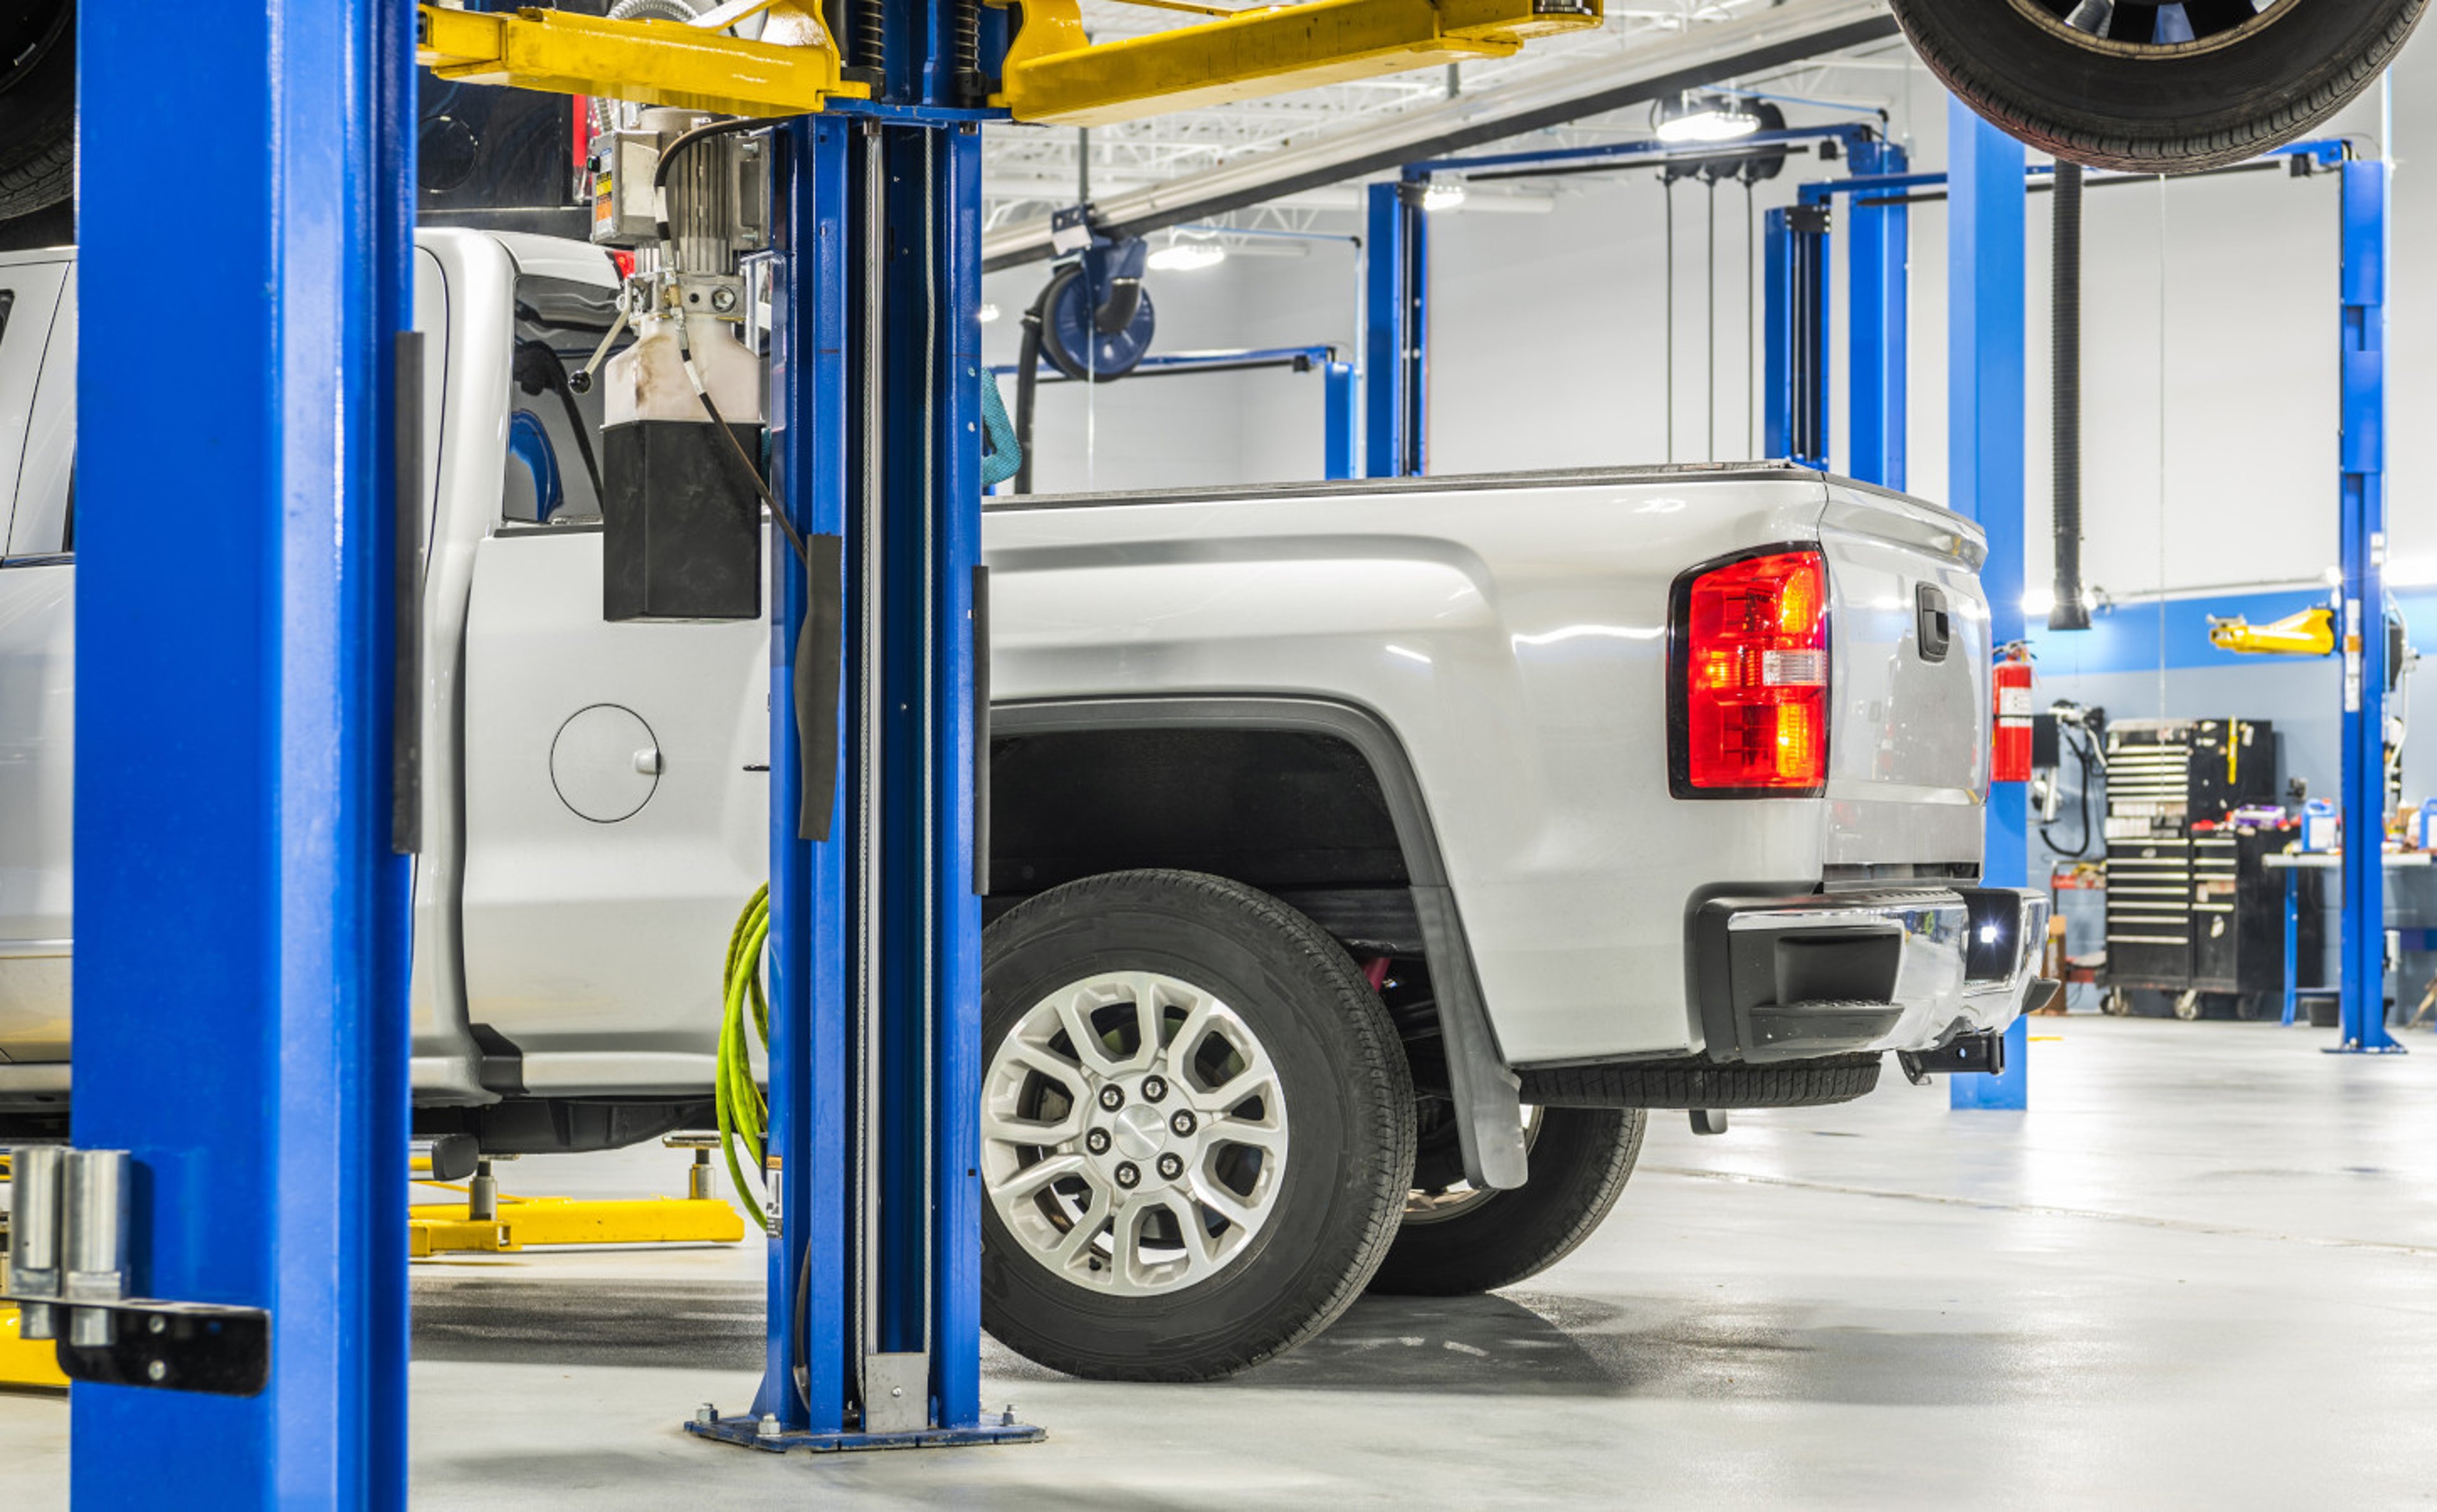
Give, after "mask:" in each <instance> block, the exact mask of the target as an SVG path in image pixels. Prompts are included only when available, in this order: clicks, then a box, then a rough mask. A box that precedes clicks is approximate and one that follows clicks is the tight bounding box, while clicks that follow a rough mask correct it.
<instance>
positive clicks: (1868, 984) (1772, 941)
mask: <svg viewBox="0 0 2437 1512" xmlns="http://www.w3.org/2000/svg"><path fill="white" fill-rule="evenodd" d="M2047 917H2048V899H2047V897H2046V895H2044V894H2041V893H2033V892H2028V891H2025V890H2020V889H2013V888H1987V887H1971V888H1947V887H1902V888H1886V889H1872V890H1869V891H1866V892H1851V893H1806V894H1799V895H1790V896H1789V895H1774V896H1771V895H1728V896H1720V897H1704V898H1698V899H1696V900H1695V901H1694V903H1693V905H1692V909H1691V910H1690V916H1689V917H1688V919H1687V922H1686V930H1687V933H1688V936H1689V938H1688V940H1687V946H1688V951H1687V954H1688V957H1689V959H1690V961H1691V963H1692V996H1693V1000H1694V1003H1695V1005H1696V1007H1697V1009H1698V1012H1699V1014H1700V1016H1701V1027H1702V1032H1703V1034H1704V1037H1705V1039H1706V1041H1707V1046H1706V1048H1707V1052H1708V1053H1707V1059H1709V1060H1710V1061H1715V1062H1736V1061H1740V1062H1743V1063H1745V1064H1752V1065H1761V1064H1770V1063H1775V1062H1780V1061H1798V1060H1811V1059H1815V1058H1817V1057H1819V1056H1822V1055H1833V1054H1839V1053H1847V1052H1854V1051H1890V1050H1892V1051H1910V1052H1913V1053H1915V1054H1919V1055H1922V1056H1924V1057H1926V1058H1929V1059H1936V1058H1937V1051H1942V1050H1943V1049H1945V1048H1946V1047H1948V1046H1950V1045H1953V1044H1955V1043H1957V1042H1958V1041H1961V1040H1964V1039H1967V1038H1972V1037H1975V1036H1979V1035H1984V1034H1997V1033H2001V1032H2002V1031H2004V1029H2005V1028H2006V1026H2007V1025H2008V1024H2010V1023H2012V1022H2013V1021H2014V1018H2015V1017H2016V1016H2017V1015H2019V1014H2020V1013H2021V1012H2022V1011H2023V1009H2024V1008H2025V1006H2026V1005H2027V1002H2028V999H2030V997H2031V996H2032V994H2033V993H2034V991H2035V990H2036V988H2035V985H2034V984H2035V982H2036V980H2037V978H2036V973H2037V970H2038V965H2039V951H2040V945H2041V943H2042V942H2043V940H2044V939H2045V938H2046V933H2047Z"/></svg>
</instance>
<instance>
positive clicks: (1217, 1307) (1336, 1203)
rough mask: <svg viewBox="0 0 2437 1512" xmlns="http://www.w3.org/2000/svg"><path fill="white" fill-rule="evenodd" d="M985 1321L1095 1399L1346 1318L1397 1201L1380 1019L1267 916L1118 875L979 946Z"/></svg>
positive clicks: (1341, 964)
mask: <svg viewBox="0 0 2437 1512" xmlns="http://www.w3.org/2000/svg"><path fill="white" fill-rule="evenodd" d="M983 950H984V963H983V966H982V1034H983V1041H982V1042H983V1045H984V1048H985V1053H986V1055H987V1056H988V1061H987V1063H986V1069H985V1070H984V1072H983V1082H982V1109H981V1123H982V1126H981V1156H982V1166H981V1181H982V1321H983V1323H984V1324H985V1325H986V1326H987V1327H988V1328H989V1330H991V1333H992V1334H994V1335H996V1336H997V1338H998V1339H999V1340H1000V1341H1001V1342H1002V1343H1004V1344H1006V1345H1007V1346H1008V1347H1010V1348H1012V1349H1014V1350H1016V1351H1017V1352H1018V1353H1020V1354H1023V1355H1025V1356H1026V1357H1027V1358H1029V1359H1032V1360H1035V1361H1038V1362H1039V1363H1040V1364H1044V1365H1047V1366H1049V1367H1050V1368H1052V1369H1055V1370H1062V1371H1066V1372H1068V1373H1070V1374H1073V1375H1078V1376H1086V1377H1091V1378H1093V1379H1096V1380H1103V1381H1207V1380H1210V1379H1213V1378H1215V1377H1219V1376H1225V1375H1230V1374H1233V1373H1234V1372H1236V1371H1238V1370H1241V1369H1244V1368H1245V1367H1246V1366H1248V1365H1253V1364H1258V1363H1259V1362H1261V1361H1263V1360H1266V1359H1268V1358H1269V1357H1270V1356H1271V1355H1273V1354H1276V1353H1278V1352H1279V1351H1280V1350H1283V1349H1287V1348H1290V1347H1293V1346H1294V1345H1296V1344H1299V1343H1301V1342H1302V1341H1303V1340H1305V1339H1306V1338H1308V1337H1310V1336H1311V1335H1312V1334H1314V1333H1317V1332H1318V1331H1320V1330H1322V1329H1324V1328H1325V1327H1326V1326H1327V1325H1328V1324H1329V1323H1330V1322H1331V1321H1332V1320H1334V1319H1335V1318H1336V1317H1337V1315H1338V1314H1339V1313H1340V1312H1343V1311H1344V1310H1345V1308H1346V1307H1347V1305H1348V1304H1350V1303H1351V1302H1352V1301H1353V1300H1354V1298H1355V1297H1356V1296H1358V1295H1360V1293H1361V1291H1362V1288H1363V1286H1364V1284H1365V1283H1366V1282H1368V1281H1369V1280H1370V1279H1371V1274H1372V1272H1373V1271H1375V1270H1376V1269H1377V1268H1378V1264H1379V1261H1380V1259H1381V1257H1383V1256H1384V1255H1385V1254H1386V1253H1387V1250H1388V1245H1389V1243H1390V1242H1391V1241H1392V1240H1393V1239H1394V1237H1395V1233H1396V1224H1397V1219H1398V1216H1399V1214H1400V1212H1401V1210H1402V1208H1403V1207H1404V1203H1405V1197H1406V1192H1407V1190H1408V1189H1409V1188H1410V1187H1411V1180H1412V1169H1413V1088H1412V1081H1411V1073H1410V1071H1409V1070H1408V1069H1407V1067H1406V1064H1405V1057H1404V1051H1403V1047H1402V1046H1401V1045H1399V1043H1398V1042H1397V1038H1396V1033H1395V1028H1394V1024H1393V1023H1392V1022H1391V1021H1390V1019H1389V1017H1388V1014H1387V1010H1386V1009H1385V1008H1384V1007H1383V1006H1382V1005H1381V1003H1380V1001H1379V998H1378V995H1377V994H1376V993H1375V992H1373V991H1372V990H1371V987H1370V984H1369V982H1366V981H1365V980H1364V979H1363V976H1362V973H1361V972H1360V971H1359V969H1357V968H1356V966H1355V965H1354V962H1353V961H1352V960H1351V959H1350V958H1349V957H1348V956H1347V955H1346V953H1345V951H1344V949H1343V948H1342V947H1340V946H1339V945H1338V944H1337V942H1336V941H1335V940H1333V939H1331V938H1330V937H1329V936H1328V935H1327V934H1326V933H1324V932H1323V931H1322V930H1321V929H1320V927H1319V926H1318V925H1316V924H1314V923H1312V922H1311V920H1309V919H1308V918H1306V917H1305V916H1304V915H1303V914H1301V913H1299V912H1295V911H1294V910H1293V909H1290V908H1289V907H1287V906H1286V905H1285V904H1283V903H1281V902H1279V901H1278V900H1277V899H1275V898H1273V897H1271V896H1270V895H1267V894H1265V893H1260V892H1257V891H1255V890H1254V889H1252V888H1249V887H1246V886H1243V885H1242V884H1240V883H1237V882H1232V881H1229V880H1226V879H1225V878H1218V877H1210V876H1204V875H1201V874H1199V873H1193V872H1176V871H1140V872H1114V873H1111V874H1109V875H1107V876H1103V877H1095V878H1086V879H1084V880H1082V881H1078V882H1071V883H1068V884H1067V885H1065V886H1063V887H1060V888H1056V889H1053V890H1052V891H1050V892H1047V893H1043V894H1042V895H1040V896H1038V897H1035V898H1032V899H1030V900H1028V901H1026V902H1025V903H1023V904H1021V905H1019V906H1018V907H1016V908H1014V909H1012V910H1010V911H1009V912H1008V913H1007V914H1006V915H1005V916H1004V917H1002V918H1000V919H999V920H998V921H997V922H995V923H993V924H992V925H991V927H990V929H989V930H988V931H987V932H986V933H985V935H984V943H983Z"/></svg>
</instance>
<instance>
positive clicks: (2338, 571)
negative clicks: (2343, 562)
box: [2319, 567, 2344, 588]
mask: <svg viewBox="0 0 2437 1512" xmlns="http://www.w3.org/2000/svg"><path fill="white" fill-rule="evenodd" d="M2319 576H2320V577H2322V578H2324V579H2325V580H2326V582H2327V586H2328V587H2330V588H2341V587H2342V586H2343V585H2344V569H2343V568H2341V567H2329V568H2328V569H2327V570H2326V571H2324V572H2322V573H2320V574H2319Z"/></svg>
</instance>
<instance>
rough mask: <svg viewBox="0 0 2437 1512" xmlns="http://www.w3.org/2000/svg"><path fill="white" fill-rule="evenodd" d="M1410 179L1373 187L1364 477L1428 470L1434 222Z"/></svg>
mask: <svg viewBox="0 0 2437 1512" xmlns="http://www.w3.org/2000/svg"><path fill="white" fill-rule="evenodd" d="M1421 196H1422V185H1421V184H1420V183H1419V182H1415V181H1413V180H1410V179H1399V180H1393V181H1391V182H1386V183H1375V184H1373V185H1372V186H1371V200H1370V214H1369V217H1368V227H1367V235H1365V236H1364V237H1363V241H1362V269H1363V272H1362V277H1363V283H1364V287H1365V290H1366V292H1365V296H1364V298H1365V300H1366V303H1367V308H1366V310H1365V314H1366V316H1367V318H1368V321H1369V326H1368V329H1369V337H1368V341H1367V346H1366V349H1365V350H1364V352H1363V354H1362V407H1363V409H1364V411H1365V414H1364V424H1363V429H1364V432H1365V437H1364V440H1365V445H1364V448H1363V450H1364V466H1363V472H1364V475H1365V476H1366V477H1370V478H1417V477H1419V476H1421V475H1422V474H1423V473H1424V472H1427V471H1428V470H1429V346H1428V341H1429V330H1428V328H1427V327H1428V322H1429V269H1430V262H1429V217H1428V216H1427V215H1426V214H1425V213H1424V212H1423V210H1422V205H1421Z"/></svg>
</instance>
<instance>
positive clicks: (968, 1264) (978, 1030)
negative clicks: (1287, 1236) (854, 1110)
mask: <svg viewBox="0 0 2437 1512" xmlns="http://www.w3.org/2000/svg"><path fill="white" fill-rule="evenodd" d="M932 142H933V144H934V145H935V147H936V151H934V152H932V154H931V168H932V172H933V174H934V179H933V194H934V195H935V197H936V203H937V204H938V206H939V207H940V211H939V236H938V245H937V248H936V250H935V252H934V256H933V261H932V264H931V267H930V268H929V269H927V270H926V276H927V277H928V278H929V279H930V280H931V281H932V287H933V289H934V290H935V291H936V297H937V299H938V305H939V308H940V310H941V322H940V323H941V330H940V333H939V339H940V340H941V344H942V345H943V346H944V347H945V349H946V350H945V352H944V357H945V360H944V362H943V363H942V365H941V375H940V387H938V389H935V390H934V393H933V398H934V409H933V417H934V418H933V428H932V433H931V436H930V444H931V446H932V449H933V452H934V454H935V455H936V456H937V457H938V459H939V461H938V478H937V486H938V490H939V492H938V496H937V498H936V499H935V500H934V504H933V507H934V508H935V509H936V510H938V512H939V513H940V515H941V516H942V519H941V527H940V529H939V531H938V562H937V565H936V566H935V568H934V570H935V571H936V572H937V573H938V580H937V581H938V585H939V586H938V607H937V610H936V617H935V619H934V623H933V634H934V636H935V637H936V644H937V645H938V647H939V648H940V657H939V660H940V663H941V666H940V669H939V676H938V680H937V683H936V689H937V691H936V698H935V702H934V704H933V705H932V711H931V730H932V741H933V745H934V749H936V750H937V751H938V756H939V766H938V770H937V771H936V772H935V773H934V774H933V782H934V785H935V786H934V791H935V792H936V798H935V803H936V805H937V808H936V812H937V814H938V823H937V826H936V827H935V831H934V835H933V840H932V844H933V852H932V854H933V856H934V858H935V870H934V872H933V874H932V877H933V887H934V889H935V895H936V899H937V901H936V904H935V907H936V908H937V910H938V914H937V916H938V919H939V921H940V925H939V931H938V974H939V975H938V989H937V991H938V999H937V1000H938V1010H937V1015H936V1017H937V1028H936V1030H935V1056H936V1060H935V1064H934V1066H933V1083H932V1087H931V1104H932V1107H933V1109H934V1113H935V1117H934V1122H935V1123H936V1125H937V1133H936V1134H935V1135H934V1138H935V1140H936V1143H935V1145H934V1147H933V1150H932V1154H931V1171H930V1178H931V1182H930V1185H931V1193H932V1202H933V1208H934V1215H935V1216H934V1223H933V1227H932V1234H931V1272H932V1285H931V1302H930V1307H931V1317H932V1325H931V1389H932V1397H933V1404H932V1410H933V1418H932V1420H933V1421H934V1422H935V1423H937V1424H938V1426H940V1427H942V1428H971V1427H975V1426H977V1425H978V1424H979V1423H980V1421H981V1352H982V1334H981V1329H982V1322H981V1295H982V1282H981V1250H982V1227H981V1224H982V1217H981V1211H982V1210H981V1177H980V1175H979V1171H980V1166H981V1115H980V1108H981V1105H982V1062H981V1038H982V1025H981V1017H982V1016H981V1000H982V943H981V942H982V911H981V895H982V894H983V893H985V892H986V891H988V890H989V885H990V884H989V878H987V877H984V876H981V875H979V874H978V873H977V870H976V867H977V864H979V863H980V861H981V858H980V856H979V854H978V847H977V846H976V844H975V840H974V824H975V819H976V815H975V810H974V802H975V788H976V786H977V785H978V784H979V783H980V782H983V781H986V780H987V778H986V777H985V776H984V774H983V772H984V768H985V767H986V765H987V757H988V755H989V753H988V752H987V751H983V750H981V749H979V747H978V746H977V744H976V742H977V741H979V740H980V739H982V732H981V731H980V730H979V729H978V728H976V721H975V716H976V713H977V709H976V706H975V703H974V695H975V689H976V686H981V687H985V688H986V687H987V686H988V684H987V683H986V682H984V683H980V684H978V685H977V683H976V678H977V677H979V676H980V675H981V673H980V669H979V668H978V667H977V666H976V662H977V661H978V660H979V658H981V657H983V656H987V655H988V654H989V651H988V648H987V647H984V646H982V645H980V644H979V636H980V634H981V633H982V631H983V629H984V627H983V626H982V625H981V622H980V620H979V618H978V617H977V612H978V609H979V607H980V606H977V605H976V604H975V603H974V602H973V597H974V588H975V582H976V578H975V569H976V568H977V567H979V566H980V565H981V560H982V513H981V501H982V446H981V426H982V391H981V376H982V322H981V306H982V261H981V246H982V138H981V127H980V124H979V123H978V122H975V123H972V124H969V125H965V126H960V127H956V128H951V129H945V130H938V131H935V132H933V133H932Z"/></svg>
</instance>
